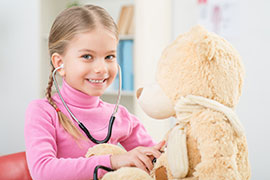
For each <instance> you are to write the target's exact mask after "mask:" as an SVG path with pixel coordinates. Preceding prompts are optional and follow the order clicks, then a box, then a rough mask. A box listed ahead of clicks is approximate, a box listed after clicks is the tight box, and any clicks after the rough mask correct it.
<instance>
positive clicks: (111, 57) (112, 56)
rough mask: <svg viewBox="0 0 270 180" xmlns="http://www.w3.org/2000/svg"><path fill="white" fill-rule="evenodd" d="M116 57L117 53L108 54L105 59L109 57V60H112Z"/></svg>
mask: <svg viewBox="0 0 270 180" xmlns="http://www.w3.org/2000/svg"><path fill="white" fill-rule="evenodd" d="M114 58H115V55H109V56H106V57H105V59H108V60H112V59H114Z"/></svg>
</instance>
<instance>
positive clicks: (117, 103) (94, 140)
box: [52, 64, 122, 180]
mask: <svg viewBox="0 0 270 180" xmlns="http://www.w3.org/2000/svg"><path fill="white" fill-rule="evenodd" d="M117 67H118V73H119V87H118V95H117V102H116V104H115V106H114V110H113V113H112V115H111V117H110V122H109V127H108V133H107V136H106V137H105V139H104V140H97V139H95V138H94V137H93V136H92V135H91V134H90V132H89V131H88V129H87V128H86V127H85V126H84V125H83V123H82V122H80V121H79V120H78V119H77V118H76V116H75V115H74V114H73V113H72V112H71V110H70V109H69V108H68V106H67V104H66V102H65V101H64V99H63V97H62V95H61V93H60V90H59V86H58V83H57V80H56V78H55V74H56V72H57V71H58V70H59V69H61V68H64V64H62V65H61V66H59V67H57V68H55V69H54V71H53V73H52V77H53V83H54V86H55V89H56V91H57V93H58V95H59V97H60V99H61V101H62V103H63V105H64V106H65V108H66V110H67V111H68V113H69V114H70V116H71V117H72V118H73V119H74V120H75V121H76V122H77V123H78V125H79V127H80V128H81V129H82V130H83V132H84V133H85V134H86V136H87V137H88V138H89V139H90V140H91V141H92V142H93V143H95V144H102V143H107V142H108V141H109V140H110V138H111V135H112V127H113V123H114V120H115V114H116V113H117V111H118V107H119V103H120V98H121V87H122V74H121V68H120V66H119V64H118V65H117ZM99 169H104V170H106V171H113V170H112V169H110V168H108V167H105V166H100V165H99V166H96V167H95V170H94V180H98V170H99Z"/></svg>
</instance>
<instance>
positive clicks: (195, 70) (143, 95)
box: [104, 26, 250, 180]
mask: <svg viewBox="0 0 270 180" xmlns="http://www.w3.org/2000/svg"><path fill="white" fill-rule="evenodd" d="M243 77H244V68H243V65H242V62H241V58H240V55H239V54H238V52H237V51H236V50H235V49H234V48H233V47H232V45H231V44H230V43H229V42H227V41H226V40H225V39H223V38H222V37H220V36H218V35H216V34H214V33H211V32H208V31H207V30H206V29H204V28H203V27H201V26H196V27H194V28H192V29H191V30H190V31H189V32H187V33H184V34H182V35H180V36H179V37H178V38H177V39H176V40H175V41H174V42H173V43H172V44H171V45H169V46H168V47H167V48H166V49H165V50H164V51H163V53H162V56H161V58H160V60H159V62H158V67H157V71H156V80H157V86H158V88H157V89H159V90H158V91H155V90H154V89H153V88H150V89H148V90H147V87H144V88H140V89H139V90H138V91H137V98H138V101H139V103H140V105H141V107H142V108H143V110H145V112H146V113H147V114H148V115H149V116H151V117H154V118H157V119H158V118H161V119H162V118H165V117H175V118H176V119H177V122H176V124H175V125H174V126H173V127H172V128H171V129H170V130H169V131H168V132H167V134H166V135H165V138H164V139H165V140H166V141H167V148H165V151H164V153H163V154H162V155H161V157H160V158H158V159H157V162H156V163H155V165H154V169H153V170H152V172H151V177H152V179H156V180H167V179H169V180H172V179H175V180H176V179H185V180H191V179H200V180H247V179H250V165H249V160H248V148H247V142H246V137H245V132H244V130H243V127H242V125H241V123H240V121H239V120H238V118H237V115H236V113H235V111H234V109H235V107H236V105H237V103H238V101H239V98H240V95H241V91H242V85H243ZM166 98H167V99H166ZM162 102H164V103H162ZM135 169H136V170H135ZM120 170H121V169H120ZM120 170H118V171H116V172H111V173H108V177H110V178H108V179H113V177H117V178H116V179H119V180H122V179H123V180H124V179H130V180H135V179H136V176H134V177H133V174H134V172H135V171H136V173H135V174H137V177H139V174H140V173H141V175H142V176H144V175H147V174H145V173H144V172H143V171H142V172H141V171H140V170H138V169H137V168H131V169H130V168H127V169H124V170H121V171H120ZM133 171H134V172H133ZM137 171H138V172H137ZM120 177H123V178H120ZM104 178H105V177H104ZM149 178H150V176H145V178H141V179H149Z"/></svg>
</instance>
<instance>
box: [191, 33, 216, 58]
mask: <svg viewBox="0 0 270 180" xmlns="http://www.w3.org/2000/svg"><path fill="white" fill-rule="evenodd" d="M195 49H196V53H197V56H198V58H200V59H201V60H205V59H206V60H209V61H211V60H213V59H214V57H215V53H216V48H215V43H214V41H213V40H212V39H211V38H210V37H208V36H206V37H205V38H203V39H201V40H199V41H198V42H196V43H195Z"/></svg>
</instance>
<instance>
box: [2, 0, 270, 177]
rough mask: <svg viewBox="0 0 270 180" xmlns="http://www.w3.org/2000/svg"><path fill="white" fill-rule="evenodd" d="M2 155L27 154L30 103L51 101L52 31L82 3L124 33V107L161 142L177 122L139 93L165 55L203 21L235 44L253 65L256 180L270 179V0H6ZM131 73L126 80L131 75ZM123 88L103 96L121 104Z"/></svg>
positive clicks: (246, 92) (247, 123)
mask: <svg viewBox="0 0 270 180" xmlns="http://www.w3.org/2000/svg"><path fill="white" fill-rule="evenodd" d="M0 2H1V5H0V80H1V81H0V82H1V94H0V111H1V124H0V133H1V135H0V142H1V146H0V155H4V154H9V153H14V152H19V151H24V150H25V146H24V132H23V131H24V116H25V110H26V108H27V105H28V104H29V102H30V101H31V100H33V99H37V98H43V97H44V93H45V88H46V86H47V80H48V77H49V71H50V64H49V57H48V49H47V40H48V33H49V29H50V27H51V25H52V22H53V20H54V18H55V17H56V16H57V14H58V13H59V12H60V11H62V10H63V9H65V8H67V7H70V6H73V5H77V4H96V5H99V6H102V7H104V8H105V9H106V10H107V11H108V12H109V13H110V14H111V15H112V17H113V18H114V20H115V22H116V23H118V25H119V30H120V32H121V36H120V44H119V53H121V54H122V57H120V56H119V59H118V60H119V61H120V62H119V63H121V66H122V68H123V73H124V77H126V79H124V82H123V96H122V99H121V104H123V105H125V106H126V107H127V108H128V109H129V111H130V112H132V113H134V114H135V115H137V116H138V117H139V118H140V119H141V120H142V122H143V123H144V125H145V127H146V129H147V130H148V132H149V133H150V134H151V135H152V136H153V137H154V139H155V140H156V141H159V140H160V139H161V138H162V137H163V135H164V134H165V133H166V131H167V130H168V129H169V128H170V127H171V126H172V124H173V120H172V119H168V120H164V121H155V120H153V119H150V118H149V117H147V116H146V115H145V114H144V113H143V112H142V111H141V109H140V108H139V107H138V105H137V103H136V99H135V93H134V89H137V88H138V87H140V86H143V85H146V84H150V83H152V82H154V80H155V79H154V76H155V66H156V62H157V61H158V59H159V57H160V55H161V52H162V50H163V49H164V48H165V47H166V46H167V45H168V44H169V43H170V42H172V40H173V39H175V38H176V37H177V36H178V35H179V34H180V33H183V32H186V31H188V30H189V29H190V28H191V27H192V26H194V25H196V24H201V25H203V26H205V27H206V28H207V29H208V30H209V31H213V32H216V33H217V34H220V35H221V36H223V37H225V38H226V39H227V40H228V41H230V42H231V43H232V44H233V46H234V47H235V48H236V49H237V50H238V51H239V52H240V54H241V56H242V58H243V63H244V65H245V68H246V78H245V82H244V88H243V95H242V97H241V99H240V103H239V105H238V107H237V114H238V115H239V117H240V120H241V121H242V123H243V125H244V127H245V129H246V135H247V140H248V146H249V158H250V162H251V168H252V179H270V175H269V173H268V170H269V167H268V165H267V164H268V163H267V162H269V160H270V155H269V153H270V143H269V138H270V131H269V127H270V116H269V114H268V112H269V108H270V105H269V102H270V95H269V94H270V85H269V84H270V81H269V77H270V70H269V67H270V58H269V57H270V56H269V48H270V23H269V22H270V21H269V19H270V11H269V10H270V1H269V0H257V1H252V0H78V1H71V0H24V1H21V0H12V1H7V0H0ZM125 74H126V75H125ZM116 86H117V80H116V84H114V85H112V86H111V87H110V88H109V89H108V91H107V92H106V93H105V94H104V96H103V97H102V98H103V99H104V100H105V101H108V102H112V103H114V102H115V101H116V89H115V87H116Z"/></svg>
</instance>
